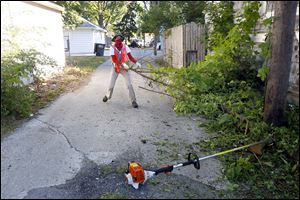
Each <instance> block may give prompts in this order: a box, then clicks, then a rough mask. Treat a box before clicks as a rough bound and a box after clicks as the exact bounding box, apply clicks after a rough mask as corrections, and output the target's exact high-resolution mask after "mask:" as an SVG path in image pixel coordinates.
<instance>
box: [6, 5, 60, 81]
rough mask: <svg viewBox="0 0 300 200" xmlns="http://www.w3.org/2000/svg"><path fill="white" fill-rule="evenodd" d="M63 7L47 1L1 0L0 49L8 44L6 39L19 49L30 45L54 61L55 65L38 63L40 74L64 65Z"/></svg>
mask: <svg viewBox="0 0 300 200" xmlns="http://www.w3.org/2000/svg"><path fill="white" fill-rule="evenodd" d="M63 10H64V8H62V7H61V6H58V5H56V4H54V3H51V2H49V1H1V52H3V51H6V50H8V48H11V47H10V45H4V44H3V43H2V41H4V40H7V41H8V40H9V41H11V42H13V43H16V44H18V46H19V47H20V48H22V49H34V50H36V51H38V52H40V53H43V54H45V55H46V56H48V57H50V58H52V59H53V60H54V61H56V63H57V66H55V67H52V66H47V65H42V66H38V67H39V68H40V69H41V70H42V71H43V72H44V77H48V76H51V75H52V74H53V73H56V72H59V71H61V70H62V69H63V68H64V66H65V54H64V41H63V19H62V12H63Z"/></svg>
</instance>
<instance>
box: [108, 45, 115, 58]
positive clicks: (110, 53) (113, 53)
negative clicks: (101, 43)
mask: <svg viewBox="0 0 300 200" xmlns="http://www.w3.org/2000/svg"><path fill="white" fill-rule="evenodd" d="M109 55H110V56H113V55H115V50H114V48H112V47H110V49H109Z"/></svg>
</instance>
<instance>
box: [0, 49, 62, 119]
mask: <svg viewBox="0 0 300 200" xmlns="http://www.w3.org/2000/svg"><path fill="white" fill-rule="evenodd" d="M39 64H40V65H51V66H54V65H56V63H55V62H54V61H53V60H52V59H51V58H49V57H47V56H45V55H43V54H42V53H39V52H37V51H36V50H34V49H29V50H21V49H18V48H15V49H14V51H6V52H3V53H2V52H1V116H8V115H12V116H16V117H26V116H28V115H29V114H30V113H31V109H32V103H33V101H34V98H35V97H34V93H33V91H32V90H31V89H30V88H29V85H28V84H26V82H25V81H30V80H31V81H34V82H37V81H39V79H40V75H41V73H42V72H41V71H40V70H39V69H38V68H37V66H38V65H39ZM24 80H25V81H24Z"/></svg>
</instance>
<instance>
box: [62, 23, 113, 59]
mask: <svg viewBox="0 0 300 200" xmlns="http://www.w3.org/2000/svg"><path fill="white" fill-rule="evenodd" d="M81 20H82V24H80V25H79V26H78V27H76V28H75V29H74V30H71V29H64V41H65V51H66V52H68V53H70V54H94V53H95V46H96V44H106V39H105V37H106V36H105V35H106V32H107V31H106V30H105V29H103V28H101V27H99V26H97V25H95V24H93V23H91V22H89V21H88V20H86V19H84V18H81Z"/></svg>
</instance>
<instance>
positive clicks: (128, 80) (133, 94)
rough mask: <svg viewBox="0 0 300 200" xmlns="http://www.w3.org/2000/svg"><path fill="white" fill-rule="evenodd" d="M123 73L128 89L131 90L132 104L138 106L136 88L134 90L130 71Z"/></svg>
mask: <svg viewBox="0 0 300 200" xmlns="http://www.w3.org/2000/svg"><path fill="white" fill-rule="evenodd" d="M121 74H122V75H123V76H124V78H125V81H126V85H127V88H128V91H129V98H130V100H131V103H132V106H133V107H134V108H137V107H138V105H137V103H136V98H135V93H134V90H133V87H132V84H131V79H130V75H129V72H126V71H122V72H121Z"/></svg>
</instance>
